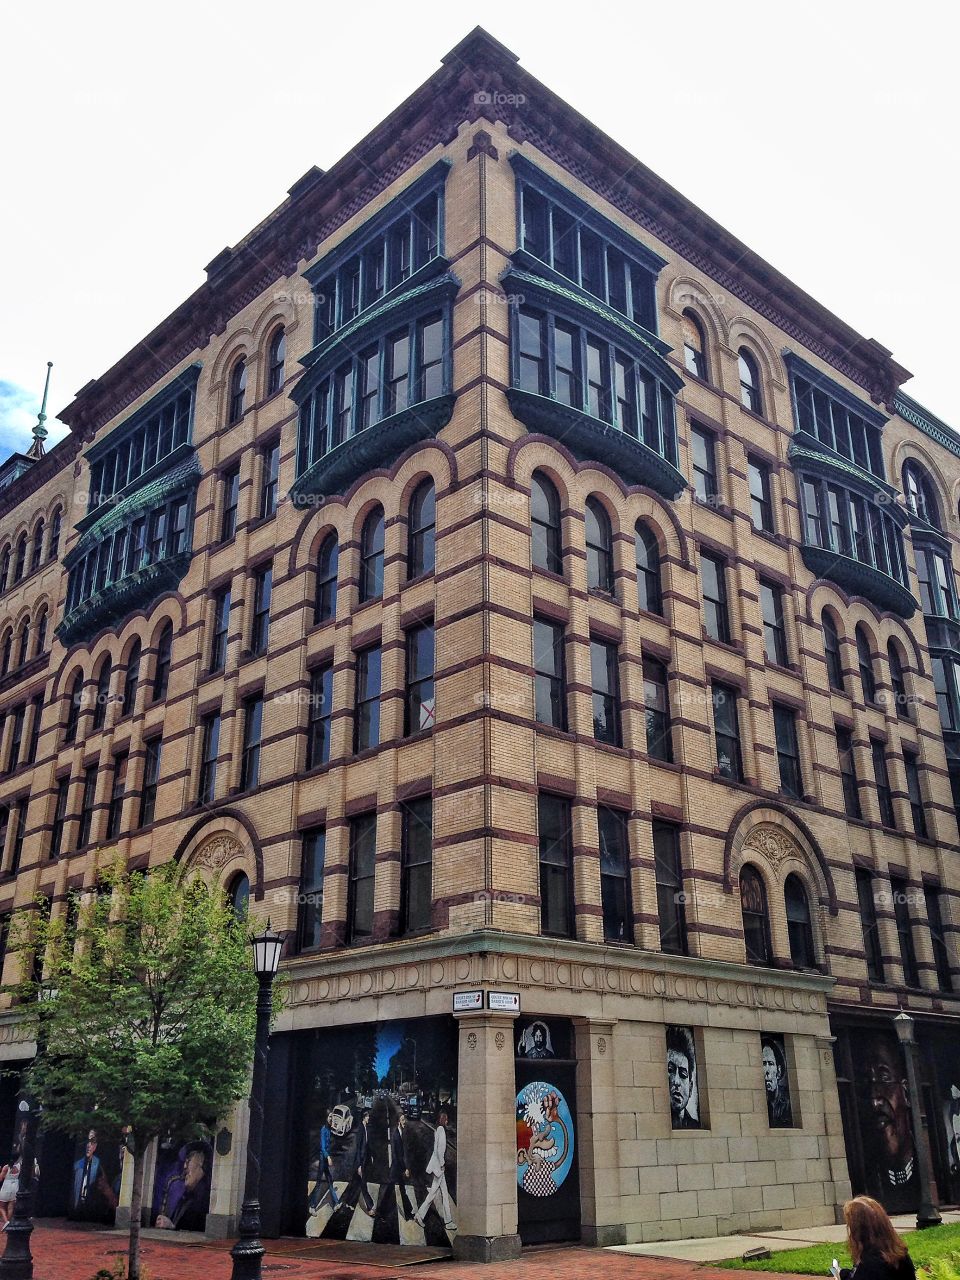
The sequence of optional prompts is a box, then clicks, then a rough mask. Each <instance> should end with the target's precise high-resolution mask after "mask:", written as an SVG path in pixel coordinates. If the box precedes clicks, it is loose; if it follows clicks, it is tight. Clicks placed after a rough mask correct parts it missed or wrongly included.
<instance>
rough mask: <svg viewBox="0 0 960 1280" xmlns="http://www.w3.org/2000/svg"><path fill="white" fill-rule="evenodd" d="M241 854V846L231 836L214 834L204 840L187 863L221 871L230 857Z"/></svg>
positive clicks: (240, 855) (238, 856)
mask: <svg viewBox="0 0 960 1280" xmlns="http://www.w3.org/2000/svg"><path fill="white" fill-rule="evenodd" d="M242 856H243V848H242V846H241V845H240V843H239V841H237V840H234V838H233V836H227V835H216V836H211V837H210V839H209V840H204V842H203V844H202V845H201V846H200V847H199V849H197V850H196V852H195V853H194V854H192V855H191V857H190V858H189V861H188V865H189V866H190V867H196V868H198V869H199V868H207V869H209V870H210V871H214V872H217V871H222V870H223V868H224V867H225V866H226V865H227V863H228V862H230V861H231V859H233V858H240V857H242Z"/></svg>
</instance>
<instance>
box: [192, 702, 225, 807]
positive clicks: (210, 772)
mask: <svg viewBox="0 0 960 1280" xmlns="http://www.w3.org/2000/svg"><path fill="white" fill-rule="evenodd" d="M200 726H201V730H202V735H203V736H202V739H201V744H200V785H199V787H198V788H197V803H198V804H213V802H214V800H215V799H216V796H217V761H218V760H219V758H220V712H219V711H212V712H210V714H209V715H205V716H204V717H203V719H202V720H201V721H200Z"/></svg>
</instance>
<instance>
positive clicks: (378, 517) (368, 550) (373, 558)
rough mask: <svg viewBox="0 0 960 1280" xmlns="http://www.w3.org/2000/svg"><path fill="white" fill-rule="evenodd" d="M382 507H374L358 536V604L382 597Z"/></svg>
mask: <svg viewBox="0 0 960 1280" xmlns="http://www.w3.org/2000/svg"><path fill="white" fill-rule="evenodd" d="M383 546H384V526H383V507H380V506H376V507H374V508H373V510H372V511H371V512H370V514H369V515H368V516H367V518H366V520H364V522H363V532H362V533H361V534H360V603H361V604H363V603H364V601H366V600H376V599H378V598H379V597H380V596H382V595H383Z"/></svg>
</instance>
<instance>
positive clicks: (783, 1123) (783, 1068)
mask: <svg viewBox="0 0 960 1280" xmlns="http://www.w3.org/2000/svg"><path fill="white" fill-rule="evenodd" d="M760 1058H761V1061H762V1063H763V1087H764V1092H765V1093H766V1097H767V1119H768V1121H769V1123H770V1128H771V1129H789V1128H790V1127H791V1126H792V1125H793V1106H792V1105H791V1102H790V1078H789V1076H788V1075H787V1054H786V1048H785V1046H784V1042H783V1036H774V1035H765V1036H761V1037H760Z"/></svg>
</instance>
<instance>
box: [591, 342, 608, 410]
mask: <svg viewBox="0 0 960 1280" xmlns="http://www.w3.org/2000/svg"><path fill="white" fill-rule="evenodd" d="M586 350H587V412H588V413H590V414H592V415H593V417H595V418H602V419H603V420H604V421H605V422H609V421H610V420H611V415H610V353H609V348H608V347H607V344H606V343H605V342H600V341H599V340H598V339H596V338H591V337H588V338H587V345H586Z"/></svg>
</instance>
